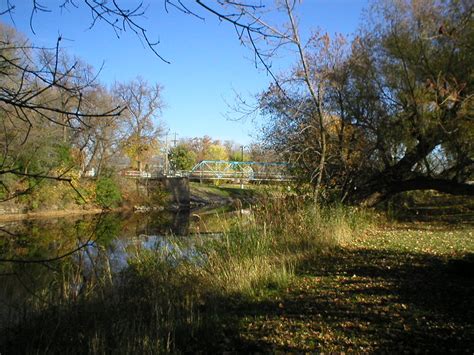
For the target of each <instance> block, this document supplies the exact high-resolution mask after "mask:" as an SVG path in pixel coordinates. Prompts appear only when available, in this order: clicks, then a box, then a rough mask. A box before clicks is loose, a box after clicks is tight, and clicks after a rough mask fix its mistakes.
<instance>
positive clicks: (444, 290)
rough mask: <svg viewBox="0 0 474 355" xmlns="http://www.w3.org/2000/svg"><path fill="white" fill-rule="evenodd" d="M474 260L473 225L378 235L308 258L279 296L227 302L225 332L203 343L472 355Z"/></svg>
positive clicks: (393, 229) (413, 227)
mask: <svg viewBox="0 0 474 355" xmlns="http://www.w3.org/2000/svg"><path fill="white" fill-rule="evenodd" d="M472 253H474V228H473V227H472V225H470V224H462V223H459V224H456V225H448V224H433V223H431V224H428V223H416V222H411V223H406V224H393V225H388V226H386V227H381V228H378V229H377V230H373V231H369V232H367V233H365V235H363V236H361V237H360V238H358V239H357V240H356V241H355V242H353V243H352V244H351V245H346V246H344V247H340V248H338V249H336V250H333V251H331V252H330V253H326V254H323V255H321V256H319V257H317V258H315V257H312V258H311V259H308V260H305V261H304V262H303V263H302V265H300V266H299V268H298V270H297V275H296V277H295V278H294V280H293V281H292V283H291V285H290V286H289V287H288V288H286V289H284V290H279V289H275V290H268V292H267V293H265V295H263V296H260V297H259V298H257V300H256V299H253V300H238V301H234V302H230V303H229V302H227V303H226V305H225V309H226V312H227V314H226V316H225V317H224V318H225V321H224V319H222V321H223V323H226V324H224V325H223V329H222V330H221V332H220V334H217V333H216V337H215V338H214V339H212V340H210V342H211V343H212V344H209V343H208V341H209V340H208V341H205V342H206V343H208V344H207V346H210V347H215V348H216V349H220V350H245V351H258V352H269V351H271V352H274V351H277V352H279V351H291V352H294V351H296V352H313V351H316V352H320V351H324V352H328V351H338V352H339V351H344V352H345V351H357V352H367V351H369V352H372V351H381V352H410V353H412V352H436V353H444V352H456V353H459V352H461V353H463V352H468V353H472V352H473V351H474V326H473V320H474V309H473V307H472V302H473V300H474V259H473V255H474V254H472ZM227 301H228V300H227ZM198 342H199V341H198ZM198 346H206V344H201V345H198ZM201 349H202V347H201ZM207 349H210V348H209V347H207Z"/></svg>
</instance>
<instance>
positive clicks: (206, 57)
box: [0, 0, 367, 144]
mask: <svg viewBox="0 0 474 355" xmlns="http://www.w3.org/2000/svg"><path fill="white" fill-rule="evenodd" d="M270 1H271V0H268V2H269V3H270ZM12 2H13V3H14V4H15V5H16V9H15V12H14V13H13V15H12V17H13V20H14V22H15V25H14V26H15V27H16V28H17V30H19V31H20V32H22V33H24V34H25V35H26V36H27V37H29V38H30V39H31V40H32V42H33V43H35V44H38V45H45V46H50V47H51V46H54V44H55V43H56V39H57V37H58V35H59V34H60V35H61V36H62V37H63V38H64V40H63V41H62V45H63V47H65V48H67V50H68V52H69V53H70V54H71V55H75V56H78V57H80V58H82V59H84V60H85V61H86V62H88V63H90V64H92V65H93V66H94V67H95V68H96V69H99V68H100V67H101V66H102V64H104V67H103V69H102V72H101V74H100V76H99V80H100V81H101V82H103V83H104V84H106V85H110V84H112V83H113V82H114V81H127V80H130V79H133V78H134V77H136V76H137V75H140V76H142V77H144V78H145V79H146V80H148V81H149V82H151V83H154V82H158V83H160V84H161V85H162V86H163V87H164V91H163V100H164V102H165V104H166V107H165V109H164V111H163V116H162V119H163V121H164V122H165V124H166V126H167V127H168V128H169V129H170V134H172V135H174V132H176V133H177V134H178V138H180V137H199V136H203V135H205V134H207V135H209V136H211V137H212V138H215V139H221V140H227V139H230V140H234V141H236V142H238V143H240V144H248V143H249V142H251V141H252V138H251V136H252V135H253V136H255V128H254V124H253V123H252V122H250V121H249V120H247V121H231V120H229V119H227V118H226V117H224V114H226V113H227V112H229V108H228V106H227V104H226V102H227V103H230V104H232V103H233V101H234V90H235V91H236V92H239V93H241V94H242V95H244V96H246V97H251V96H252V95H254V94H256V93H258V92H260V91H262V90H264V89H265V88H266V87H267V86H268V84H269V82H270V78H269V77H268V75H266V74H265V73H264V72H263V71H261V70H257V69H256V68H255V66H254V63H253V61H252V53H251V52H250V51H249V50H248V49H246V48H244V47H243V46H241V45H240V44H239V41H238V40H237V38H236V35H235V31H234V29H233V28H232V27H231V26H229V25H228V24H225V23H220V22H219V21H218V20H217V19H216V18H214V17H213V16H212V15H210V14H208V13H205V12H203V11H200V14H201V15H203V16H205V18H206V20H205V21H202V20H199V19H197V18H195V17H192V16H189V15H185V14H182V13H180V12H178V11H176V10H173V9H172V8H170V9H169V10H170V12H169V13H166V12H165V11H164V7H163V1H162V0H155V1H150V3H151V5H150V6H149V9H148V12H147V18H143V19H141V20H140V22H141V24H143V26H144V27H146V28H147V30H148V35H149V37H150V38H151V39H159V40H160V44H159V45H158V46H157V47H156V48H157V50H158V51H159V53H160V54H161V55H163V56H164V57H165V58H166V59H167V60H169V61H170V62H171V64H166V63H164V62H162V61H160V60H159V59H158V58H157V57H156V56H155V55H154V54H153V53H152V52H151V50H149V49H148V48H146V47H145V46H144V45H143V44H142V43H140V41H139V39H138V38H137V37H136V36H135V35H134V34H133V33H131V32H127V33H125V34H122V35H121V38H117V37H116V35H115V34H114V32H113V30H112V29H111V28H110V27H108V26H106V25H105V24H101V23H99V24H97V25H96V26H95V27H94V28H93V29H91V30H89V29H88V28H89V25H90V23H91V16H90V12H89V10H87V8H86V7H85V6H83V5H82V2H81V1H80V0H76V1H75V3H77V4H79V8H74V7H72V6H69V11H67V10H66V11H64V10H63V11H60V9H59V5H60V4H61V3H63V2H64V0H43V1H40V4H42V5H47V6H48V7H49V9H50V10H52V11H51V12H49V13H38V14H37V15H36V16H35V17H34V21H33V26H34V30H35V32H36V34H33V33H32V31H31V29H30V25H29V19H30V13H31V6H32V5H31V3H32V1H30V0H16V1H12ZM184 2H185V3H191V1H189V0H188V1H186V0H184ZM5 3H6V1H5V0H0V6H1V7H0V10H3V9H4V8H5V6H6V5H5ZM137 3H138V1H134V0H124V1H119V4H123V6H124V7H126V6H130V7H133V4H137ZM145 3H146V1H145ZM208 3H212V1H209V2H208ZM264 3H265V1H264ZM366 6H367V0H306V1H304V2H303V4H302V6H301V8H300V13H299V19H300V22H301V27H302V29H303V30H304V31H303V33H308V30H309V29H310V28H320V29H321V30H322V31H326V32H328V33H330V34H333V33H335V32H338V33H343V34H351V33H353V32H355V31H356V29H357V26H358V24H359V23H360V19H361V15H362V10H363V8H364V7H366ZM1 20H2V21H3V22H5V23H8V24H12V22H11V20H10V18H9V16H7V15H3V16H2V18H1ZM289 62H290V60H288V58H285V59H283V60H282V61H281V62H280V63H279V64H278V63H276V65H280V67H281V68H284V67H285V65H288V63H289ZM231 116H232V113H231ZM234 116H235V117H237V115H234Z"/></svg>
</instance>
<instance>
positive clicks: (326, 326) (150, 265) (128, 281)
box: [0, 200, 474, 353]
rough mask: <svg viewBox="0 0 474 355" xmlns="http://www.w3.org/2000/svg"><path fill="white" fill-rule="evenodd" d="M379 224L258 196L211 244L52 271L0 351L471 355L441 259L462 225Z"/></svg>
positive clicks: (467, 246) (464, 295)
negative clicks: (438, 354) (119, 265)
mask: <svg viewBox="0 0 474 355" xmlns="http://www.w3.org/2000/svg"><path fill="white" fill-rule="evenodd" d="M377 219H378V217H377V216H375V215H374V214H373V213H369V212H367V211H364V210H358V209H355V208H348V207H339V206H335V207H328V208H318V207H314V206H304V205H302V204H300V203H298V202H296V201H293V200H287V201H284V200H269V201H265V202H264V203H262V204H260V205H259V207H258V208H255V209H254V211H253V213H251V214H248V215H242V216H240V218H237V219H222V226H223V230H224V232H223V234H222V235H220V236H215V235H214V236H211V237H209V236H207V237H205V236H202V237H196V238H194V239H192V240H190V239H175V240H174V241H173V243H170V244H168V245H167V247H166V248H160V249H158V250H152V251H150V250H143V249H137V250H134V251H133V253H132V254H134V255H135V257H134V258H133V259H131V260H130V266H129V268H127V269H126V270H124V271H123V272H121V273H120V274H117V275H113V274H111V273H109V272H107V268H106V267H105V266H106V265H107V260H102V262H101V261H100V255H99V256H98V258H97V264H96V267H97V268H98V272H96V273H95V274H94V277H91V278H90V279H89V280H87V281H85V280H84V279H81V275H80V272H79V270H77V269H75V266H74V264H73V263H69V264H67V263H62V264H57V265H50V267H59V266H61V267H62V270H59V269H58V279H57V285H51V287H50V288H49V289H48V290H44V292H43V293H42V294H41V295H40V296H41V301H39V300H38V298H32V300H31V302H30V303H28V304H26V305H25V307H28V310H27V311H26V312H25V313H24V314H23V316H21V317H19V318H17V319H16V322H17V325H11V326H10V327H9V328H8V329H7V330H6V331H5V332H4V333H3V334H4V337H3V339H2V343H1V346H0V351H1V352H2V353H3V352H5V353H10V352H12V351H15V352H18V351H20V352H34V353H37V352H39V353H43V352H62V353H86V352H90V353H106V352H107V353H109V352H114V353H115V352H116V353H157V352H189V351H211V352H212V351H228V350H230V351H232V350H237V351H263V352H269V351H301V352H304V351H348V350H349V351H350V350H352V351H377V350H378V351H399V350H405V351H409V352H414V351H417V350H421V351H430V350H431V351H441V350H442V351H446V350H451V351H468V350H469V349H471V351H472V349H473V343H472V339H474V337H473V335H474V333H473V327H472V321H471V319H473V318H474V317H472V316H473V314H472V311H471V307H470V300H471V299H472V296H473V285H472V277H471V278H469V277H466V275H464V274H463V273H462V272H460V267H461V269H462V265H464V264H463V263H464V262H467V263H469V262H468V261H465V260H467V259H462V260H460V261H459V262H453V261H452V260H453V258H454V259H455V258H461V257H462V256H464V255H466V254H468V253H473V252H474V237H473V233H472V228H471V227H469V226H468V225H467V226H462V225H460V226H458V227H456V228H453V227H449V228H446V226H443V225H425V224H414V223H410V224H399V223H390V224H387V223H385V224H383V223H381V222H380V221H379V222H378V223H379V224H378V225H375V224H374V221H375V220H377ZM460 265H461V266H460ZM78 285H79V286H81V290H82V291H81V292H77V288H78ZM12 324H13V321H12Z"/></svg>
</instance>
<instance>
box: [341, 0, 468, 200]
mask: <svg viewBox="0 0 474 355" xmlns="http://www.w3.org/2000/svg"><path fill="white" fill-rule="evenodd" d="M372 9H373V11H372V14H373V17H372V19H371V21H368V23H369V25H368V26H367V27H366V28H363V29H362V31H361V35H360V38H358V39H357V40H356V41H355V43H354V47H353V52H352V55H351V58H350V61H349V64H350V66H351V70H350V76H349V79H348V82H349V83H348V85H347V88H346V92H345V94H344V99H343V100H344V106H345V107H346V110H347V119H346V120H347V122H350V124H351V125H352V126H353V127H355V128H357V129H362V132H363V139H364V141H365V142H366V144H367V145H368V147H369V149H368V150H367V151H366V152H365V153H364V155H363V157H362V158H363V159H364V160H365V162H364V164H362V166H361V168H360V169H359V170H358V174H357V175H356V178H355V179H354V182H353V184H352V186H353V189H355V190H354V191H353V193H352V199H353V200H354V201H363V202H364V203H365V204H367V205H373V204H375V203H377V202H379V201H381V200H383V199H385V198H387V197H390V196H391V195H393V194H396V193H398V192H403V191H408V190H417V189H423V190H424V189H434V190H438V191H442V192H447V193H451V194H469V195H472V194H474V186H473V185H469V184H467V182H468V181H470V180H472V179H473V171H474V169H473V168H474V160H473V158H474V145H473V142H474V123H473V119H472V118H473V112H474V111H473V109H474V105H473V104H474V95H473V91H474V76H473V61H472V58H473V55H474V47H473V46H472V43H473V40H474V23H473V21H472V16H473V4H472V2H469V1H462V0H460V1H458V0H450V1H446V2H433V1H428V0H417V1H406V0H403V1H402V0H400V1H396V2H390V1H377V2H375V3H374V4H373V8H372Z"/></svg>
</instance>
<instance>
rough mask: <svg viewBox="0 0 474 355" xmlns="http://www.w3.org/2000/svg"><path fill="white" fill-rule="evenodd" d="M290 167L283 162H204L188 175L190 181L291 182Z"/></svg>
mask: <svg viewBox="0 0 474 355" xmlns="http://www.w3.org/2000/svg"><path fill="white" fill-rule="evenodd" d="M288 168H289V165H288V164H287V163H282V162H270V163H261V162H255V161H244V162H242V161H225V160H203V161H201V162H200V163H199V164H197V165H196V166H195V167H194V168H192V169H191V171H190V172H189V173H188V176H189V178H190V179H205V180H236V179H238V180H246V181H291V180H293V177H292V176H291V175H290V173H289V171H288Z"/></svg>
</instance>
